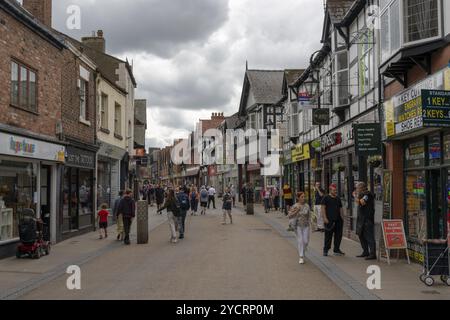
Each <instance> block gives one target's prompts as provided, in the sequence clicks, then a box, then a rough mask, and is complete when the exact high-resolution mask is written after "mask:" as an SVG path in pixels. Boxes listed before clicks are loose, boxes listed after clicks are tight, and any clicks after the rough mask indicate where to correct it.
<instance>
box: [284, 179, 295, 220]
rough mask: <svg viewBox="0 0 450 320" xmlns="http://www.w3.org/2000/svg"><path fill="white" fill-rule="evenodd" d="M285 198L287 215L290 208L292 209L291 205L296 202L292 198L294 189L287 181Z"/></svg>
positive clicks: (285, 212)
mask: <svg viewBox="0 0 450 320" xmlns="http://www.w3.org/2000/svg"><path fill="white" fill-rule="evenodd" d="M283 198H284V206H285V210H284V214H285V215H286V216H287V215H288V212H289V210H291V207H292V205H293V204H294V203H293V199H292V190H291V187H290V186H289V184H288V183H286V184H285V185H284V187H283Z"/></svg>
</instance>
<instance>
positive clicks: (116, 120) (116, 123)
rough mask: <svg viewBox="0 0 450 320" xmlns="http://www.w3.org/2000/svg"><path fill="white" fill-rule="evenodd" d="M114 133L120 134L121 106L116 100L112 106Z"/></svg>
mask: <svg viewBox="0 0 450 320" xmlns="http://www.w3.org/2000/svg"><path fill="white" fill-rule="evenodd" d="M114 134H116V135H119V136H121V135H122V106H121V105H120V104H118V103H117V102H116V104H115V106H114Z"/></svg>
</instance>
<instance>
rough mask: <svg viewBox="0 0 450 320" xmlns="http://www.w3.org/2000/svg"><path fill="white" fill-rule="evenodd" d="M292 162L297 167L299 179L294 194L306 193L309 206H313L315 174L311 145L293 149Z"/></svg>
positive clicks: (301, 145) (302, 145) (298, 146)
mask: <svg viewBox="0 0 450 320" xmlns="http://www.w3.org/2000/svg"><path fill="white" fill-rule="evenodd" d="M291 158H292V162H293V163H294V166H296V168H297V170H296V172H297V174H296V176H297V178H296V182H297V183H296V184H295V185H294V188H293V191H294V192H299V191H301V192H304V193H305V199H306V201H307V203H308V204H309V205H311V204H312V201H313V197H314V192H312V190H313V188H314V172H313V171H312V167H311V147H310V145H309V144H299V145H297V146H295V148H294V149H292V156H291Z"/></svg>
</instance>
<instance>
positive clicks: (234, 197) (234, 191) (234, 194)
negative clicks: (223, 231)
mask: <svg viewBox="0 0 450 320" xmlns="http://www.w3.org/2000/svg"><path fill="white" fill-rule="evenodd" d="M230 194H231V199H232V200H233V208H236V189H235V188H234V185H231V187H230Z"/></svg>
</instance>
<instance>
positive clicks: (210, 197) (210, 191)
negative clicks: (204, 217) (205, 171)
mask: <svg viewBox="0 0 450 320" xmlns="http://www.w3.org/2000/svg"><path fill="white" fill-rule="evenodd" d="M211 202H212V204H213V208H214V209H216V189H214V187H213V186H211V187H210V188H209V189H208V209H209V208H210V205H211Z"/></svg>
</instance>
